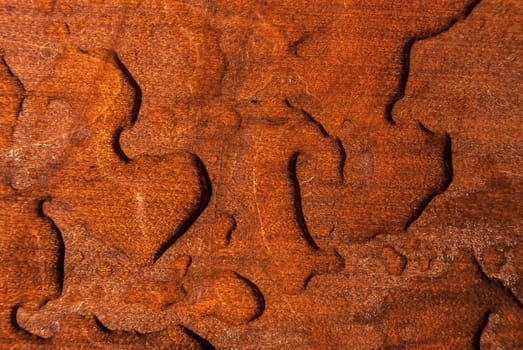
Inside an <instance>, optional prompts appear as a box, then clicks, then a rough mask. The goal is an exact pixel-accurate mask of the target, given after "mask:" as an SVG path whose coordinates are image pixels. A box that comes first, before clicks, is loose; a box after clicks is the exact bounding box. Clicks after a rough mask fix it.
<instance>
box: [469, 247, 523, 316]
mask: <svg viewBox="0 0 523 350" xmlns="http://www.w3.org/2000/svg"><path fill="white" fill-rule="evenodd" d="M471 254H472V260H473V262H474V263H475V264H476V266H477V268H478V272H479V273H480V275H481V278H482V279H483V280H484V281H485V282H487V283H488V284H490V285H492V286H494V287H496V289H498V290H499V291H501V292H502V293H503V295H504V296H505V297H507V298H508V299H509V300H510V302H511V303H513V304H515V305H516V306H517V307H519V308H520V309H521V310H523V302H522V301H521V300H519V298H518V296H517V295H516V294H514V292H513V291H512V290H511V289H510V288H508V287H507V286H505V285H504V284H503V283H502V282H501V281H500V280H499V279H497V278H490V277H489V276H488V275H487V274H486V273H485V271H484V270H483V267H482V266H481V263H480V262H479V260H478V258H477V257H476V255H475V254H474V253H471Z"/></svg>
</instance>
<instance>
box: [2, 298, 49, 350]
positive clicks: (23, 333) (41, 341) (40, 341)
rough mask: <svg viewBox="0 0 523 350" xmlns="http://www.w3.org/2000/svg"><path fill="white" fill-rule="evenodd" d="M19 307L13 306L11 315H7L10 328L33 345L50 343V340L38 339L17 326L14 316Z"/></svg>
mask: <svg viewBox="0 0 523 350" xmlns="http://www.w3.org/2000/svg"><path fill="white" fill-rule="evenodd" d="M20 307H21V305H20V304H18V305H15V306H14V307H13V308H12V309H11V313H10V314H9V321H10V323H11V326H12V327H13V328H14V329H15V331H16V333H18V334H19V335H20V336H21V337H23V338H25V339H28V340H31V341H33V342H35V343H38V344H42V345H43V344H50V343H51V339H50V338H49V339H46V338H42V337H39V336H38V335H36V334H33V333H31V332H29V331H27V330H25V329H24V328H23V327H21V326H20V325H19V324H18V321H17V319H16V315H17V313H18V309H19V308H20Z"/></svg>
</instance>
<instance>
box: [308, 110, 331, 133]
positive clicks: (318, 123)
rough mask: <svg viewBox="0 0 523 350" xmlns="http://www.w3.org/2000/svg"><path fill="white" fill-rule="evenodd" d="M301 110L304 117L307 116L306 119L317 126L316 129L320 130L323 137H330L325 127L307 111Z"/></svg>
mask: <svg viewBox="0 0 523 350" xmlns="http://www.w3.org/2000/svg"><path fill="white" fill-rule="evenodd" d="M301 112H302V113H303V115H304V116H305V118H307V120H308V121H310V122H311V123H313V124H314V125H316V127H317V128H318V130H319V131H320V132H321V134H322V135H323V136H324V137H330V135H329V133H328V132H327V130H326V129H325V127H323V125H322V124H321V123H320V122H319V121H318V120H316V119H315V118H314V116H313V115H312V114H311V113H309V112H307V111H306V110H305V109H303V108H302V109H301Z"/></svg>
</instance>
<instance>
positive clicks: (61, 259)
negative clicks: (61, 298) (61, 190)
mask: <svg viewBox="0 0 523 350" xmlns="http://www.w3.org/2000/svg"><path fill="white" fill-rule="evenodd" d="M47 201H49V199H44V200H41V201H40V202H39V203H38V208H37V211H38V215H39V216H41V217H42V218H44V219H46V220H47V221H48V222H49V224H50V226H51V230H52V231H53V232H54V233H55V235H56V241H57V242H58V251H57V257H56V284H57V286H58V295H61V294H62V291H63V288H64V280H65V242H64V237H63V235H62V231H60V228H58V226H57V225H56V223H55V222H54V221H53V219H52V218H50V217H49V216H48V215H47V214H46V213H45V211H44V203H46V202H47Z"/></svg>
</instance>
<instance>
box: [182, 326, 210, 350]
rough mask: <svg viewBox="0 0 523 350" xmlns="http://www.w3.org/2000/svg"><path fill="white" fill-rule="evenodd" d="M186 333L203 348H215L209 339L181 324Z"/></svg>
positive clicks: (204, 349)
mask: <svg viewBox="0 0 523 350" xmlns="http://www.w3.org/2000/svg"><path fill="white" fill-rule="evenodd" d="M181 327H182V329H183V330H184V332H185V333H187V335H188V336H189V337H190V338H191V339H192V340H194V341H196V342H197V343H198V344H199V345H200V346H201V348H200V349H201V350H215V349H216V348H215V347H214V345H212V344H211V342H209V341H208V340H207V339H204V338H202V337H201V336H200V335H198V334H196V333H194V332H193V331H191V330H190V329H189V328H187V327H185V326H181Z"/></svg>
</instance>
